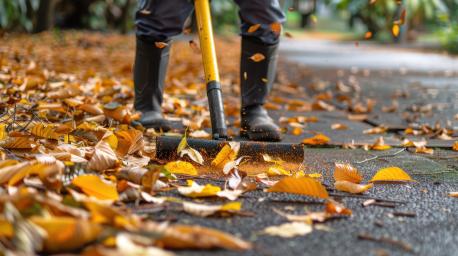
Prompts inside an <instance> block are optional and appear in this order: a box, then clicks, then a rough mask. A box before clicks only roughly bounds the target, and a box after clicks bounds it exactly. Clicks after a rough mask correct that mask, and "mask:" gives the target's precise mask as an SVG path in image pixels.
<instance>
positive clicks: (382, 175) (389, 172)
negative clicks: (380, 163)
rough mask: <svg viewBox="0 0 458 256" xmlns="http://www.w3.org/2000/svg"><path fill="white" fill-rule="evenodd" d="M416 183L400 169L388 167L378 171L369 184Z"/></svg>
mask: <svg viewBox="0 0 458 256" xmlns="http://www.w3.org/2000/svg"><path fill="white" fill-rule="evenodd" d="M409 181H414V180H412V178H411V177H410V176H409V174H407V173H406V172H405V171H404V170H402V169H401V168H399V167H388V168H383V169H380V170H378V171H377V173H376V174H375V175H374V177H372V179H371V180H370V181H369V182H409Z"/></svg>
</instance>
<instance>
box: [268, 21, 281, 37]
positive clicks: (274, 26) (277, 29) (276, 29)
mask: <svg viewBox="0 0 458 256" xmlns="http://www.w3.org/2000/svg"><path fill="white" fill-rule="evenodd" d="M270 29H271V30H272V32H274V33H275V34H277V35H280V33H281V29H282V25H281V23H279V22H274V23H272V24H270Z"/></svg>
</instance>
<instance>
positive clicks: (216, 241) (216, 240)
mask: <svg viewBox="0 0 458 256" xmlns="http://www.w3.org/2000/svg"><path fill="white" fill-rule="evenodd" d="M157 225H158V224H156V223H149V225H147V228H150V229H151V228H152V230H153V231H154V230H157V232H159V234H161V237H160V238H159V239H157V240H156V243H157V244H158V245H162V246H164V247H165V248H170V249H212V248H224V249H229V250H248V249H251V244H250V243H248V242H245V241H243V240H241V239H239V238H237V237H234V236H232V235H230V234H227V233H224V232H221V231H218V230H215V229H210V228H204V227H200V226H186V225H173V226H169V227H165V228H163V227H164V225H160V226H157Z"/></svg>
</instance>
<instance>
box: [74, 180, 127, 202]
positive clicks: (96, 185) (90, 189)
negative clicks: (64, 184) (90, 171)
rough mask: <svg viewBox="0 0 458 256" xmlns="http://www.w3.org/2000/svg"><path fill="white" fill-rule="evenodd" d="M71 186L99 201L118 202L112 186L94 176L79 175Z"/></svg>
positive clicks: (114, 187) (116, 193)
mask: <svg viewBox="0 0 458 256" xmlns="http://www.w3.org/2000/svg"><path fill="white" fill-rule="evenodd" d="M72 184H73V185H75V186H77V187H79V188H80V189H81V190H82V191H83V192H84V193H85V194H86V195H88V196H93V197H95V198H97V199H101V200H118V198H119V196H118V191H116V186H115V185H114V184H111V183H108V182H105V181H103V180H102V179H101V178H100V177H99V176H96V175H80V176H78V177H76V178H74V179H73V181H72Z"/></svg>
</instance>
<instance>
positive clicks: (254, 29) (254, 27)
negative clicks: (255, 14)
mask: <svg viewBox="0 0 458 256" xmlns="http://www.w3.org/2000/svg"><path fill="white" fill-rule="evenodd" d="M260 27H261V24H254V25H252V26H250V27H249V28H248V33H253V32H255V31H257V30H258V29H259V28H260Z"/></svg>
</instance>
